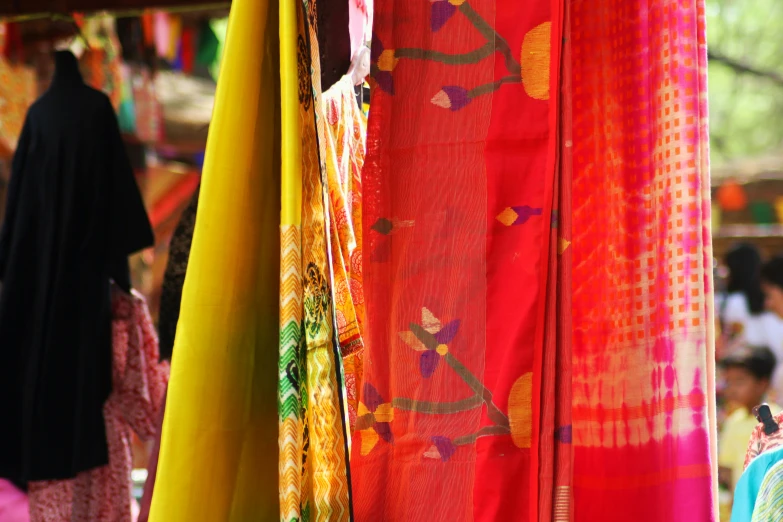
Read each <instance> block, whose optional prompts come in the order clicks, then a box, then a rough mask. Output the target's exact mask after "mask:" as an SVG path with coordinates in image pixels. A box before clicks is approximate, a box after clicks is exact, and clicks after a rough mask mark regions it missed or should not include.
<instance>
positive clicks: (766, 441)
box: [745, 409, 783, 469]
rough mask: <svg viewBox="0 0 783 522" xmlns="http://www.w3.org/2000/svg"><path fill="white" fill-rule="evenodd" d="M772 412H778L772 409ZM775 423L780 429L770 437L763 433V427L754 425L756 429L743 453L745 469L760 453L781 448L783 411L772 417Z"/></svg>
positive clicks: (782, 442)
mask: <svg viewBox="0 0 783 522" xmlns="http://www.w3.org/2000/svg"><path fill="white" fill-rule="evenodd" d="M772 411H778V410H776V409H773V410H772ZM773 418H774V419H775V422H776V423H777V424H778V426H780V427H781V429H779V430H778V431H776V432H775V433H773V434H771V435H767V434H766V433H764V425H763V424H759V423H756V427H755V428H754V429H753V431H752V433H751V435H750V441H749V442H748V449H747V451H746V452H745V468H746V469H747V467H748V466H750V463H751V462H753V460H754V459H755V458H756V457H758V456H759V455H761V454H762V453H765V452H768V451H772V450H774V449H776V448H778V447H781V446H783V411H781V412H780V413H777V414H776V415H773Z"/></svg>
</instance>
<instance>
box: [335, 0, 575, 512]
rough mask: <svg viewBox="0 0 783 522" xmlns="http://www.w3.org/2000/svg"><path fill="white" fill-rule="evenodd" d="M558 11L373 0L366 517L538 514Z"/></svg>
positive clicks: (355, 459) (361, 504) (362, 405)
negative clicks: (541, 394) (542, 364)
mask: <svg viewBox="0 0 783 522" xmlns="http://www.w3.org/2000/svg"><path fill="white" fill-rule="evenodd" d="M561 8H562V7H561V2H557V1H551V2H550V1H544V0H542V1H536V2H528V3H525V4H524V5H523V4H520V3H519V2H512V1H504V0H499V1H496V0H470V1H460V2H453V1H447V0H442V1H436V2H424V3H418V2H406V1H399V0H381V1H378V2H376V5H375V19H376V24H375V27H374V35H373V36H374V38H375V41H374V42H373V48H372V53H373V69H374V74H373V81H374V83H375V88H374V91H373V97H372V102H371V106H372V112H371V115H370V121H369V131H368V144H367V161H366V163H365V168H364V171H363V174H362V185H363V191H364V193H363V199H364V216H363V218H364V253H363V257H364V284H365V296H366V300H367V304H366V316H367V320H366V328H365V335H364V338H365V342H366V348H365V358H364V372H363V373H364V375H363V383H362V385H361V388H360V390H361V393H360V397H359V401H360V402H359V406H358V419H357V421H356V427H355V440H354V441H353V446H352V461H351V465H352V479H353V484H354V501H355V508H356V517H357V520H358V521H371V520H372V521H384V520H387V521H391V520H407V521H419V520H422V521H423V520H431V519H432V516H433V514H435V516H436V518H438V519H439V520H453V521H477V522H483V521H494V520H499V519H504V520H537V519H538V514H537V511H536V509H537V507H538V481H539V478H538V467H537V464H538V439H539V433H538V431H539V419H540V413H539V409H540V405H539V404H538V399H537V398H538V396H539V390H540V387H541V379H542V370H541V356H542V350H543V346H544V329H543V317H544V313H545V311H546V306H545V297H546V296H547V287H546V282H547V276H548V272H549V270H550V261H549V253H550V251H552V252H553V251H554V250H553V249H552V248H551V245H550V242H551V241H552V237H553V232H552V225H553V217H552V215H553V213H552V207H553V197H554V176H555V162H556V158H557V155H558V152H559V151H558V149H557V147H556V144H557V140H556V138H557V132H556V131H557V123H558V115H559V112H558V102H559V98H558V96H557V93H558V92H559V84H560V78H559V76H560V74H559V72H560V67H559V63H560V45H561V41H562V16H563V15H562V12H561ZM553 43H554V44H553ZM552 291H553V292H554V293H553V297H555V296H556V295H557V292H556V288H554V287H553V289H552ZM548 371H551V370H548ZM534 397H535V400H534ZM563 428H564V430H563V434H565V433H566V430H565V428H566V427H563ZM552 430H553V431H554V428H552ZM564 436H565V435H564ZM444 477H448V479H446V480H444ZM544 519H545V518H544Z"/></svg>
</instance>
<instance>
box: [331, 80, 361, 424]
mask: <svg viewBox="0 0 783 522" xmlns="http://www.w3.org/2000/svg"><path fill="white" fill-rule="evenodd" d="M323 100H324V110H325V112H326V129H325V140H326V158H325V162H326V179H327V188H328V191H329V218H330V230H331V247H332V278H333V281H332V285H333V293H334V299H335V303H334V306H335V313H336V318H337V335H338V340H339V343H340V353H341V354H342V356H343V358H344V360H343V367H344V371H345V388H346V394H347V404H346V407H347V409H348V416H349V422H350V424H351V426H353V425H354V424H355V422H356V417H357V409H358V389H357V386H358V385H359V383H361V361H362V354H363V348H364V341H363V340H362V329H363V323H364V320H365V319H364V287H363V283H362V177H361V174H362V168H363V166H364V154H365V147H366V143H365V138H366V134H367V119H366V117H365V115H364V113H363V112H362V110H361V108H360V107H359V105H358V104H357V103H356V97H355V93H354V87H353V82H352V80H351V78H350V77H349V76H344V77H343V78H342V79H341V80H340V81H339V82H337V83H336V84H335V85H333V86H332V87H330V88H329V90H328V91H326V92H325V93H324V95H323Z"/></svg>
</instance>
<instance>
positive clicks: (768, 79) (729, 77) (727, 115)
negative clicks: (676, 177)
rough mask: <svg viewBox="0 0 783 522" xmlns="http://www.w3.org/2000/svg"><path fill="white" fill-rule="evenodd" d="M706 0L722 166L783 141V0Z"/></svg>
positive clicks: (713, 129) (717, 157) (714, 134)
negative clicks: (749, 70)
mask: <svg viewBox="0 0 783 522" xmlns="http://www.w3.org/2000/svg"><path fill="white" fill-rule="evenodd" d="M706 1H707V42H708V46H709V51H710V55H711V57H710V61H709V101H710V141H711V148H712V154H711V158H712V163H713V165H720V164H722V163H725V162H726V161H729V160H733V159H737V158H744V157H749V156H754V155H759V154H763V153H765V152H769V151H771V150H774V149H777V148H778V147H781V146H783V1H781V0H706ZM744 68H748V69H751V70H752V71H754V72H747V71H743V69H744Z"/></svg>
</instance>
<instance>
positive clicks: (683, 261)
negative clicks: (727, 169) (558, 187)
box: [568, 0, 717, 522]
mask: <svg viewBox="0 0 783 522" xmlns="http://www.w3.org/2000/svg"><path fill="white" fill-rule="evenodd" d="M571 8H572V9H573V11H572V13H571V14H572V21H573V23H572V24H571V32H570V35H568V38H570V40H571V48H572V52H573V57H572V60H570V65H571V68H572V75H573V162H574V163H573V171H574V172H573V205H574V206H573V216H572V218H573V221H572V238H571V246H570V248H571V249H572V260H573V321H574V322H573V394H574V396H573V409H572V417H573V425H572V437H573V444H574V516H575V518H574V519H575V520H576V521H577V522H581V521H593V520H601V521H605V522H614V521H626V520H634V521H639V522H646V521H650V522H653V521H656V522H657V521H662V520H666V521H670V522H679V521H692V520H699V521H709V520H714V519H715V517H716V511H717V510H716V508H717V505H716V503H717V483H716V479H717V472H716V468H715V466H716V464H717V458H716V457H717V454H716V445H715V434H716V433H717V430H716V422H715V402H714V397H715V383H714V375H715V368H714V362H715V355H714V351H713V347H714V320H713V314H714V311H713V294H712V292H713V287H712V245H711V234H710V181H709V165H708V158H709V154H708V132H707V83H706V71H707V54H706V39H705V38H706V35H705V15H704V1H702V0H698V1H688V2H679V1H674V0H666V1H663V2H649V3H639V2H626V1H625V0H594V1H590V2H576V1H574V2H571Z"/></svg>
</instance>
